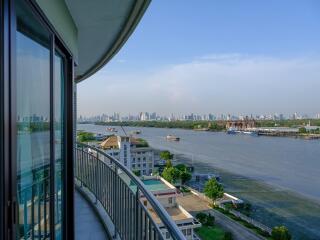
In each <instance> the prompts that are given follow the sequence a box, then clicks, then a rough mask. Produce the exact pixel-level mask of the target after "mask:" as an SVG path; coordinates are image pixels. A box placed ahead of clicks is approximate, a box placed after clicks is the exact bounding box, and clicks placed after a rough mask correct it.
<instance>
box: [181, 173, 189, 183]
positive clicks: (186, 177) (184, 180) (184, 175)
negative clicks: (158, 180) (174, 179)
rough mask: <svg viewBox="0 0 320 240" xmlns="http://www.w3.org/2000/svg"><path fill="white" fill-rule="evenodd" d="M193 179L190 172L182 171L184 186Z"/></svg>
mask: <svg viewBox="0 0 320 240" xmlns="http://www.w3.org/2000/svg"><path fill="white" fill-rule="evenodd" d="M191 178H192V175H191V174H190V173H189V172H188V171H185V172H181V171H180V179H181V183H182V184H184V183H186V182H187V181H190V180H191Z"/></svg>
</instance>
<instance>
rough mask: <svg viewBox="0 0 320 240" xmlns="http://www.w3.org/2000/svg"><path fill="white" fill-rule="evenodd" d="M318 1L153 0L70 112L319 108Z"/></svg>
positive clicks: (315, 110) (80, 92) (303, 111)
mask: <svg viewBox="0 0 320 240" xmlns="http://www.w3.org/2000/svg"><path fill="white" fill-rule="evenodd" d="M319 89H320V1H318V0H281V1H279V0H223V1H222V0H188V1H186V0H153V1H152V2H151V4H150V6H149V8H148V9H147V11H146V13H145V15H144V17H143V18H142V20H141V22H140V24H139V25H138V26H137V28H136V30H135V32H134V33H133V34H132V35H131V37H130V38H129V40H128V41H127V42H126V44H125V45H124V46H123V48H122V49H121V50H120V52H119V53H118V54H117V55H116V56H115V57H114V58H113V59H112V60H111V61H110V62H109V63H108V64H107V65H106V66H105V67H104V68H103V69H101V70H100V71H99V72H98V73H96V74H95V75H93V76H92V77H90V78H89V79H87V80H85V81H83V82H81V83H79V84H78V88H77V90H78V112H79V115H84V116H93V115H100V114H103V113H106V114H112V113H113V112H120V113H121V114H122V115H126V114H129V113H130V114H137V113H139V112H157V113H158V114H162V115H171V114H172V113H174V114H187V113H192V112H193V113H199V114H203V113H213V114H217V115H218V114H221V113H224V114H227V113H231V114H235V115H237V114H271V113H283V114H292V113H294V112H298V113H301V114H309V115H315V114H316V113H320V104H319V103H320V94H319Z"/></svg>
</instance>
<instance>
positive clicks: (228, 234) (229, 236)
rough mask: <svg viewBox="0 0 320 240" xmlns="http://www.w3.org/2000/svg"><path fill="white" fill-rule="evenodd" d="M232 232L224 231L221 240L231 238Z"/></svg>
mask: <svg viewBox="0 0 320 240" xmlns="http://www.w3.org/2000/svg"><path fill="white" fill-rule="evenodd" d="M232 239H233V237H232V233H231V232H225V233H224V236H223V240H232Z"/></svg>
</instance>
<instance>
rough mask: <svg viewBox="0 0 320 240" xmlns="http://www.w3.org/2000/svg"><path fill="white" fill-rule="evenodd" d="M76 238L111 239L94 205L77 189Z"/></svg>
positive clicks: (80, 239) (89, 239)
mask: <svg viewBox="0 0 320 240" xmlns="http://www.w3.org/2000/svg"><path fill="white" fill-rule="evenodd" d="M75 235H76V237H75V239H76V240H105V239H109V238H108V235H107V234H106V232H105V229H104V227H103V226H102V224H101V222H100V221H99V218H98V217H97V216H96V215H95V212H94V211H93V209H92V207H91V206H90V205H89V203H88V202H87V201H86V200H85V199H84V198H83V197H82V196H81V194H80V193H78V192H77V191H76V192H75Z"/></svg>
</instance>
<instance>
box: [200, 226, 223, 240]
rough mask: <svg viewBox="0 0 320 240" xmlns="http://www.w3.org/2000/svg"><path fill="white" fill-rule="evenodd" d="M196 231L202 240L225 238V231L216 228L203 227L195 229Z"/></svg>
mask: <svg viewBox="0 0 320 240" xmlns="http://www.w3.org/2000/svg"><path fill="white" fill-rule="evenodd" d="M195 231H196V233H197V235H198V236H199V237H200V238H201V239H202V240H222V239H223V237H224V231H223V230H222V229H221V228H219V227H216V226H214V227H206V226H202V227H200V228H197V229H195Z"/></svg>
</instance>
